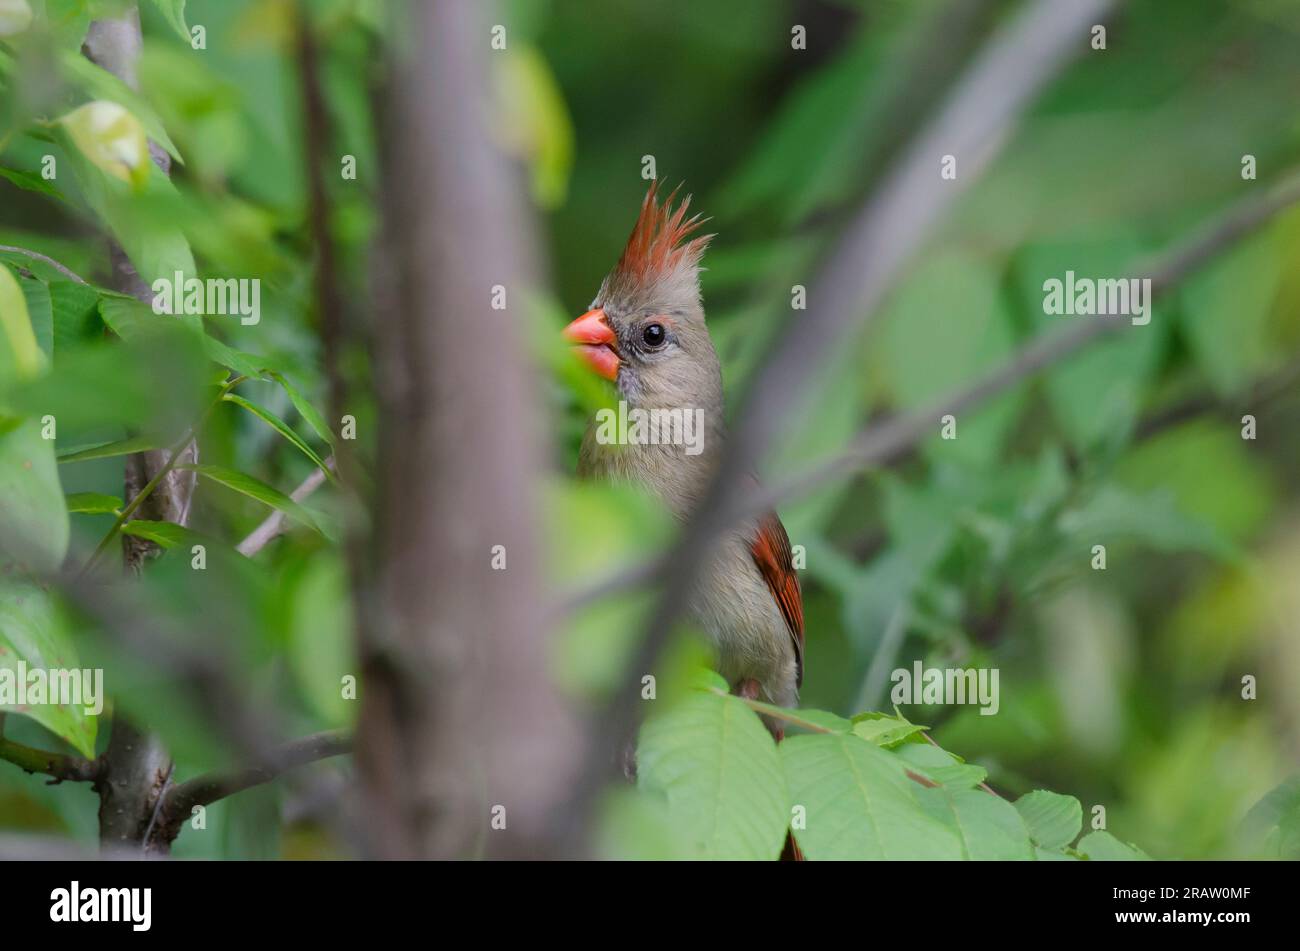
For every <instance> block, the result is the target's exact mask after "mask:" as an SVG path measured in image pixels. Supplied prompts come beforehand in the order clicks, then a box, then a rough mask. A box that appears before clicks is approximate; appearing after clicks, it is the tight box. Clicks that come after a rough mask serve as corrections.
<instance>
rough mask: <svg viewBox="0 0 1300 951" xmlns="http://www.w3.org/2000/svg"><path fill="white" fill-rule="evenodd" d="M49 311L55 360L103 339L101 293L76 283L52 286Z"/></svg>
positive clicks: (54, 284) (57, 283) (62, 282)
mask: <svg viewBox="0 0 1300 951" xmlns="http://www.w3.org/2000/svg"><path fill="white" fill-rule="evenodd" d="M50 307H51V310H52V312H53V320H54V358H55V361H56V362H57V360H58V359H59V356H60V355H61V354H62V353H65V352H67V351H69V350H73V349H75V348H76V347H79V346H82V345H83V344H87V343H94V342H96V341H97V340H99V339H100V338H101V337H102V336H103V332H104V323H103V320H102V319H101V318H100V316H99V292H98V291H96V290H95V289H94V288H93V287H88V286H87V285H85V284H78V283H77V282H76V281H51V282H50Z"/></svg>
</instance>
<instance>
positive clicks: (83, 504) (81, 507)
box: [65, 492, 122, 515]
mask: <svg viewBox="0 0 1300 951" xmlns="http://www.w3.org/2000/svg"><path fill="white" fill-rule="evenodd" d="M65 498H66V499H67V503H68V511H69V512H81V513H83V514H87V515H100V514H103V513H105V512H116V511H118V510H119V509H120V508H121V507H122V500H121V499H119V498H118V497H117V496H115V495H104V494H103V493H101V492H70V493H68V495H66V496H65Z"/></svg>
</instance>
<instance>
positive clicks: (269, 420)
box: [222, 393, 337, 482]
mask: <svg viewBox="0 0 1300 951" xmlns="http://www.w3.org/2000/svg"><path fill="white" fill-rule="evenodd" d="M222 399H223V400H225V401H226V402H227V403H233V404H235V405H236V406H240V407H243V408H244V409H246V410H248V411H249V412H250V413H252V414H253V415H254V416H256V417H257V418H258V419H260V420H262V421H263V422H264V423H266V424H267V425H268V426H270V427H271V428H272V429H274V430H275V431H276V432H277V433H279V434H280V435H281V436H283V437H284V438H285V439H287V440H288V441H289V442H290V443H291V444H292V445H293V446H294V447H295V448H297V450H298V451H299V452H301V453H302V454H303V455H304V456H306V457H307V458H308V459H310V460H311V461H312V462H313V463H315V464H316V466H317V468H319V469H320V470H321V471H322V472H324V473H325V475H326V476H328V477H329V480H330V481H331V482H334V481H337V480H336V479H335V478H334V473H333V472H331V471H330V468H329V466H327V465H326V464H325V460H324V459H322V458H321V457H320V456H318V455H317V454H316V451H315V450H314V449H312V448H311V446H309V445H307V443H306V442H305V441H304V440H303V438H302V437H301V436H299V435H298V434H297V433H295V432H294V431H293V430H292V429H290V428H289V425H288V424H287V423H286V422H285V421H284V420H282V419H281V418H280V417H279V416H276V415H275V414H274V413H272V412H271V411H270V410H268V409H266V408H265V407H262V406H258V405H257V404H256V403H254V402H252V401H250V400H246V399H244V397H242V396H239V395H238V394H236V393H227V394H226V395H225V396H223V397H222Z"/></svg>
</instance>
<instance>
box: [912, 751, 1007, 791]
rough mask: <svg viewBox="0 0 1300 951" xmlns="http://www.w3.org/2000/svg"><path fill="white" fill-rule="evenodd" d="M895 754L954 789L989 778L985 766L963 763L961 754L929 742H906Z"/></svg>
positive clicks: (970, 785) (930, 777) (933, 778)
mask: <svg viewBox="0 0 1300 951" xmlns="http://www.w3.org/2000/svg"><path fill="white" fill-rule="evenodd" d="M894 755H896V756H898V757H899V758H900V759H902V760H904V761H905V762H906V763H907V764H908V766H909V767H910V768H913V769H915V770H916V771H917V772H919V773H920V774H921V775H923V776H925V777H926V778H927V779H930V780H933V781H934V782H936V783H938V784H939V785H940V786H948V787H950V788H952V789H970V788H971V787H972V786H978V785H979V784H980V783H982V782H984V780H985V779H987V778H988V771H987V770H986V769H985V768H984V767H983V766H975V765H973V764H971V763H963V762H962V761H961V758H960V757H959V756H956V755H955V754H953V753H949V752H948V751H947V750H943V749H940V748H939V747H937V746H932V745H930V744H929V743H904V744H902V745H900V746H898V747H897V748H896V749H895V750H894Z"/></svg>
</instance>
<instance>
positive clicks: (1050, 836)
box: [1015, 789, 1083, 849]
mask: <svg viewBox="0 0 1300 951" xmlns="http://www.w3.org/2000/svg"><path fill="white" fill-rule="evenodd" d="M1015 805H1016V811H1018V812H1019V813H1020V815H1021V818H1023V819H1024V820H1025V825H1027V826H1028V827H1029V835H1030V837H1031V838H1032V839H1033V840H1034V842H1036V843H1037V844H1038V845H1040V846H1041V847H1042V848H1044V849H1063V848H1065V847H1066V846H1067V845H1069V844H1070V843H1071V842H1073V841H1074V839H1075V837H1076V836H1077V835H1078V834H1079V830H1080V829H1082V828H1083V806H1081V805H1079V800H1077V799H1075V798H1074V797H1073V796H1062V795H1061V794H1059V793H1054V792H1048V791H1047V790H1046V789H1035V790H1034V791H1033V792H1029V793H1025V794H1024V795H1023V796H1021V797H1020V798H1019V799H1017V800H1016V803H1015Z"/></svg>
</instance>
